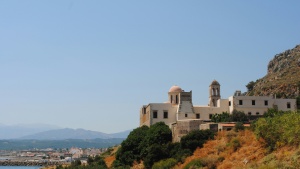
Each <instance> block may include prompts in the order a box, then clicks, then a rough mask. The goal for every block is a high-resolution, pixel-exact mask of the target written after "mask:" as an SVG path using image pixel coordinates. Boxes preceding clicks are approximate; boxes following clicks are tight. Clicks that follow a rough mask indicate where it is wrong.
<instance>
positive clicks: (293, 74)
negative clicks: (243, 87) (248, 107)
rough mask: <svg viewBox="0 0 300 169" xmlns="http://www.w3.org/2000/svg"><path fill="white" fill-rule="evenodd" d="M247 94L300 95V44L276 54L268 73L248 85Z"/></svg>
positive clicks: (289, 96)
mask: <svg viewBox="0 0 300 169" xmlns="http://www.w3.org/2000/svg"><path fill="white" fill-rule="evenodd" d="M247 88H248V90H249V89H250V90H249V91H248V92H247V93H246V94H247V95H250V96H252V95H254V96H269V95H273V96H275V95H276V97H277V98H296V97H298V96H299V95H300V45H297V46H296V47H295V48H293V49H289V50H286V51H284V52H282V53H279V54H276V55H275V56H274V58H273V59H272V60H271V61H270V62H269V64H268V73H267V75H266V76H264V77H263V78H261V79H258V80H256V81H255V82H250V83H249V84H248V85H247Z"/></svg>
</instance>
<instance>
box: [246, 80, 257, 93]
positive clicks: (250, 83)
mask: <svg viewBox="0 0 300 169" xmlns="http://www.w3.org/2000/svg"><path fill="white" fill-rule="evenodd" d="M254 86H255V82H253V81H251V82H249V83H248V84H247V85H246V87H247V89H248V92H250V91H252V90H253V88H254Z"/></svg>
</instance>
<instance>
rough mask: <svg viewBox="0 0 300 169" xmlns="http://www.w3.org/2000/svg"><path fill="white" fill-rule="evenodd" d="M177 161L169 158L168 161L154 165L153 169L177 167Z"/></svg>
mask: <svg viewBox="0 0 300 169" xmlns="http://www.w3.org/2000/svg"><path fill="white" fill-rule="evenodd" d="M176 163H177V160H176V159H174V158H168V159H166V160H161V161H159V162H156V163H154V165H153V166H152V169H169V168H172V167H173V166H174V165H176Z"/></svg>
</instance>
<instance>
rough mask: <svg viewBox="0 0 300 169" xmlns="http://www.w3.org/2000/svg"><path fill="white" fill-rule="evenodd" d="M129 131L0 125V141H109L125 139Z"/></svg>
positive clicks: (39, 125) (44, 125) (42, 125)
mask: <svg viewBox="0 0 300 169" xmlns="http://www.w3.org/2000/svg"><path fill="white" fill-rule="evenodd" d="M130 131H131V130H126V131H123V132H118V133H112V134H107V133H103V132H98V131H91V130H85V129H71V128H60V127H58V126H53V125H46V124H31V125H27V124H26V125H25V124H19V125H10V126H9V125H3V124H0V140H7V139H24V140H30V139H33V140H65V139H97V138H100V139H111V138H126V137H127V136H128V134H129V133H130Z"/></svg>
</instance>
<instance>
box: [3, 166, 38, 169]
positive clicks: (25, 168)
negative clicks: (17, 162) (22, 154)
mask: <svg viewBox="0 0 300 169" xmlns="http://www.w3.org/2000/svg"><path fill="white" fill-rule="evenodd" d="M39 168H41V166H0V169H39Z"/></svg>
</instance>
